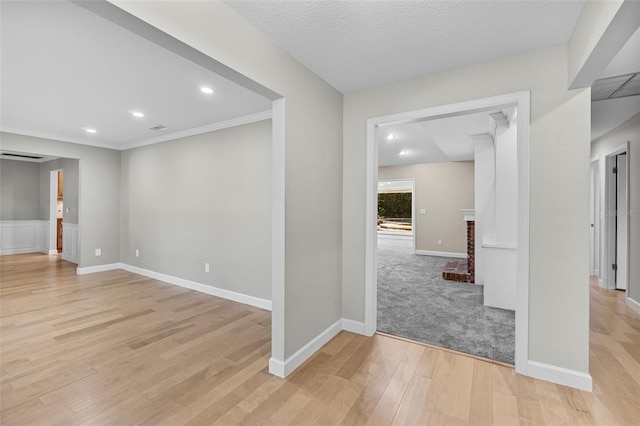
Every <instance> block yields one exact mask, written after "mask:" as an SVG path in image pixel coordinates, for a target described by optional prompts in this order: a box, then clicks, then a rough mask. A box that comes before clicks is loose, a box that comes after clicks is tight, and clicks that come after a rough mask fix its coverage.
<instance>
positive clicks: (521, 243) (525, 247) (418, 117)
mask: <svg viewBox="0 0 640 426" xmlns="http://www.w3.org/2000/svg"><path fill="white" fill-rule="evenodd" d="M530 98H531V95H530V92H529V91H523V92H517V93H511V94H506V95H500V96H494V97H489V98H483V99H476V100H471V101H466V102H460V103H455V104H449V105H442V106H436V107H431V108H426V109H421V110H416V111H409V112H403V113H398V114H391V115H386V116H381V117H374V118H370V119H368V120H367V154H366V155H367V157H366V165H367V168H366V173H367V174H366V233H365V234H366V245H365V248H366V252H365V300H364V307H365V309H364V310H365V312H364V313H365V318H364V327H365V334H367V335H369V336H371V335H373V334H374V333H375V332H376V325H377V312H376V311H377V270H376V269H377V254H376V250H377V226H376V223H377V191H378V137H377V136H378V132H379V126H381V125H389V124H397V123H410V122H419V121H424V120H429V119H431V120H433V119H437V118H445V117H453V116H456V115H460V114H465V113H470V112H481V111H488V110H494V109H496V108H504V107H513V106H515V107H517V111H518V117H517V125H518V133H517V139H518V141H517V143H518V248H517V259H518V260H517V275H516V276H517V283H516V314H515V318H516V319H515V337H516V343H515V370H516V372H518V373H520V374H524V375H528V371H529V362H528V361H529V127H530Z"/></svg>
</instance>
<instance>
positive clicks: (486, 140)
mask: <svg viewBox="0 0 640 426" xmlns="http://www.w3.org/2000/svg"><path fill="white" fill-rule="evenodd" d="M470 138H471V143H472V144H473V147H474V148H475V147H478V146H482V145H487V146H493V145H494V143H493V136H491V134H489V133H480V134H477V135H471V136H470Z"/></svg>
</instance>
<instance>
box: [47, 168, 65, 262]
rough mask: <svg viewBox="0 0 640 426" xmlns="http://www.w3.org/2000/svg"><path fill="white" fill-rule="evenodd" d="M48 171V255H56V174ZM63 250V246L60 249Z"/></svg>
mask: <svg viewBox="0 0 640 426" xmlns="http://www.w3.org/2000/svg"><path fill="white" fill-rule="evenodd" d="M61 171H63V169H55V170H50V171H49V254H58V211H57V210H58V172H61ZM62 248H63V250H64V246H63V247H62Z"/></svg>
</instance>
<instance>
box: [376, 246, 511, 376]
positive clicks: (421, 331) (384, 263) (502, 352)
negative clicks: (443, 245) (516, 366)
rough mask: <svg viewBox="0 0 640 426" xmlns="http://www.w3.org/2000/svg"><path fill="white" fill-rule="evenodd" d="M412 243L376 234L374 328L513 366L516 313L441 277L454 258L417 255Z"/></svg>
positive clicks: (468, 286) (465, 285) (480, 289)
mask: <svg viewBox="0 0 640 426" xmlns="http://www.w3.org/2000/svg"><path fill="white" fill-rule="evenodd" d="M411 246H412V242H411V240H410V239H407V240H404V239H391V238H385V237H379V238H378V330H379V331H382V332H384V333H388V334H392V335H394V336H400V337H406V338H409V339H412V340H417V341H420V342H424V343H429V344H432V345H436V346H440V347H444V348H448V349H453V350H456V351H460V352H465V353H468V354H472V355H478V356H481V357H484V358H489V359H493V360H496V361H502V362H506V363H509V364H513V363H514V349H515V325H514V324H515V322H514V321H515V313H514V312H513V311H508V310H504V309H497V308H488V307H485V306H484V305H483V304H482V300H483V289H484V287H483V286H481V285H475V284H468V283H458V282H454V281H445V280H443V279H442V269H443V268H444V266H445V265H446V263H447V262H449V261H451V260H455V259H451V258H446V257H435V256H422V255H415V254H413V252H412V247H411Z"/></svg>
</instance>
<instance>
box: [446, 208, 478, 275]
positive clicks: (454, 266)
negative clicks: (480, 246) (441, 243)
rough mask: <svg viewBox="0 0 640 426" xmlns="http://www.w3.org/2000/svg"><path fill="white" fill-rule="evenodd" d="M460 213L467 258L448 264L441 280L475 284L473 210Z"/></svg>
mask: <svg viewBox="0 0 640 426" xmlns="http://www.w3.org/2000/svg"><path fill="white" fill-rule="evenodd" d="M460 212H462V214H463V215H464V221H465V223H466V224H467V258H466V259H465V260H462V259H461V260H454V261H451V262H448V263H447V265H446V266H445V267H444V270H443V271H442V278H444V279H445V280H448V281H458V282H464V283H472V282H475V268H476V257H475V252H476V249H475V240H476V238H475V236H476V229H475V228H476V222H475V215H474V211H473V210H460Z"/></svg>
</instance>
